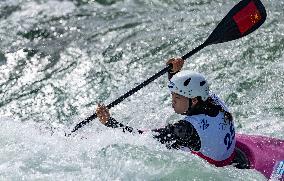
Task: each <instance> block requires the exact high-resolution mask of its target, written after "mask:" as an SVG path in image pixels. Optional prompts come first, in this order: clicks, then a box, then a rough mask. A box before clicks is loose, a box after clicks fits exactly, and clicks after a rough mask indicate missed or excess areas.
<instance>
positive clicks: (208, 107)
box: [185, 96, 233, 123]
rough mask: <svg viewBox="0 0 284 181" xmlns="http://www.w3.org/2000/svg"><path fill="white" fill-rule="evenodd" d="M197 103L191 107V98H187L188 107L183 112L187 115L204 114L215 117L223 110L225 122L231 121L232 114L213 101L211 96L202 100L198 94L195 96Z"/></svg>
mask: <svg viewBox="0 0 284 181" xmlns="http://www.w3.org/2000/svg"><path fill="white" fill-rule="evenodd" d="M197 100H198V103H197V104H196V106H194V107H193V108H191V105H192V99H189V109H188V110H187V112H186V113H185V114H186V115H188V116H192V115H198V114H205V115H208V116H210V117H216V116H217V115H218V114H219V112H224V115H225V116H224V121H225V122H226V123H228V122H231V121H233V116H232V114H231V113H230V112H227V111H225V110H224V109H223V108H222V106H221V105H218V104H216V103H215V102H214V100H213V99H212V98H211V97H208V99H207V100H206V101H203V100H202V98H201V97H200V96H198V97H197Z"/></svg>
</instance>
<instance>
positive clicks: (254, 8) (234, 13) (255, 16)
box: [69, 0, 266, 135]
mask: <svg viewBox="0 0 284 181" xmlns="http://www.w3.org/2000/svg"><path fill="white" fill-rule="evenodd" d="M265 19H266V10H265V8H264V6H263V4H262V3H261V1H260V0H242V1H240V2H239V3H238V4H237V5H235V6H234V7H233V8H232V9H231V10H230V11H229V13H228V14H227V15H226V16H225V17H224V18H223V19H222V21H221V22H220V23H219V24H218V25H217V27H216V28H215V29H214V30H213V32H212V33H211V34H210V36H209V37H208V39H207V40H206V41H205V42H204V43H203V44H201V45H200V46H198V47H196V48H195V49H193V50H192V51H190V52H188V53H187V54H185V55H184V56H182V57H181V58H182V59H183V60H186V59H187V58H189V57H190V56H192V55H194V54H195V53H197V52H198V51H200V50H201V49H203V48H204V47H206V46H208V45H211V44H217V43H223V42H228V41H231V40H235V39H238V38H241V37H243V36H246V35H248V34H250V33H252V32H253V31H255V30H256V29H257V28H258V27H260V26H261V25H262V24H263V22H264V21H265ZM170 69H171V65H168V66H167V67H165V68H164V69H162V70H161V71H159V72H158V73H156V74H155V75H153V76H152V77H150V78H149V79H147V80H145V81H144V82H142V83H141V84H139V85H138V86H137V87H135V88H133V89H131V90H130V91H128V92H127V93H125V94H124V95H122V96H120V97H119V98H118V99H116V100H115V101H113V102H112V103H110V104H109V105H107V108H108V109H110V108H112V107H113V106H115V105H117V104H119V103H120V102H122V101H123V100H124V99H125V98H127V97H129V96H131V95H132V94H134V93H135V92H137V91H138V90H140V89H141V88H143V87H145V86H146V85H148V84H149V83H151V82H152V81H154V80H155V79H157V78H158V77H160V76H161V75H163V74H165V73H166V72H168V71H169V70H170ZM96 117H97V115H96V114H93V115H92V116H90V117H88V118H87V119H85V120H84V121H82V122H80V123H78V124H77V125H76V126H75V128H74V129H73V130H72V131H71V133H73V132H75V131H77V130H78V129H79V128H81V127H82V126H84V125H85V124H87V123H89V122H90V121H92V120H93V119H95V118H96ZM71 133H70V134H71ZM70 134H69V135H70Z"/></svg>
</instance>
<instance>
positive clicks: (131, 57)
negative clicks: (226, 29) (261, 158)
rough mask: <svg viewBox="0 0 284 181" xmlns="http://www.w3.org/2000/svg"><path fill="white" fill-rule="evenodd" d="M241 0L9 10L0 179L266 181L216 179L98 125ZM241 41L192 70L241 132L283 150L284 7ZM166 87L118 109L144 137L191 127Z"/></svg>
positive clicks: (103, 0) (1, 63)
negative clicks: (99, 110) (179, 124)
mask: <svg viewBox="0 0 284 181" xmlns="http://www.w3.org/2000/svg"><path fill="white" fill-rule="evenodd" d="M236 3H238V1H237V0H233V1H225V0H180V1H177V0H143V1H142V0H69V1H68V0H2V1H1V2H0V88H1V89H0V97H1V99H0V125H1V126H0V180H266V179H265V177H264V176H263V175H261V174H260V173H258V172H257V171H255V170H238V169H236V168H234V167H232V166H228V167H225V168H216V167H213V166H211V165H208V164H207V163H206V162H205V161H203V160H201V159H199V158H197V157H195V156H193V155H191V154H189V153H187V152H182V151H178V150H168V149H166V148H165V146H164V145H161V144H159V143H158V142H157V141H155V140H154V139H153V138H152V136H151V134H150V133H149V134H148V133H147V134H144V135H135V134H134V135H133V134H124V133H122V132H121V130H113V129H109V128H106V127H104V126H103V125H101V124H100V123H98V121H97V120H94V121H92V123H91V124H88V125H87V126H84V127H83V128H82V129H81V130H80V131H78V133H77V135H76V136H72V137H65V136H64V134H65V133H69V132H70V130H71V129H73V127H74V126H75V125H76V123H78V122H80V121H82V120H83V119H84V118H86V117H88V116H90V115H92V114H93V113H94V110H95V108H96V104H97V103H99V102H104V103H105V104H108V103H110V102H111V101H113V100H115V99H116V98H117V97H118V96H120V95H122V94H123V93H125V92H126V91H127V90H129V89H131V88H133V87H134V86H136V85H138V84H139V83H140V82H142V81H143V80H145V79H146V78H147V77H150V76H151V75H153V74H154V73H156V72H158V71H159V70H161V69H162V68H164V66H165V62H166V60H167V59H169V58H171V57H176V56H182V55H184V54H185V53H187V52H188V51H190V50H192V49H193V48H195V47H197V46H198V45H199V44H201V43H202V42H203V41H204V40H205V39H206V38H207V37H208V35H209V34H210V33H211V32H212V31H213V29H214V28H215V27H216V25H217V24H218V22H219V21H220V20H221V19H222V18H223V17H224V16H225V15H226V13H227V12H228V11H229V10H230V9H231V8H232V7H233V6H234V5H235V4H236ZM263 3H264V5H265V7H266V9H267V14H268V17H267V20H266V22H265V23H264V25H263V26H262V27H261V28H259V29H258V30H257V31H256V32H254V33H253V34H251V35H249V36H247V37H244V38H242V39H239V40H236V41H232V42H227V43H223V44H218V45H212V46H209V47H206V48H205V49H203V50H202V51H201V52H199V53H197V54H195V55H194V56H193V57H191V58H190V59H188V60H187V61H186V63H185V65H184V69H190V70H195V71H199V72H201V73H203V74H205V75H206V77H207V78H208V81H209V82H210V87H211V90H212V91H213V92H215V93H217V94H218V95H219V96H220V97H221V98H222V99H223V100H224V101H225V102H226V103H227V104H228V106H229V107H230V110H231V112H232V113H233V116H234V118H235V124H236V127H237V128H236V129H237V132H239V133H247V134H258V135H266V136H271V137H276V138H281V139H284V105H283V102H284V79H283V77H284V61H283V59H284V56H283V52H284V33H283V32H284V11H283V10H284V2H282V1H276V0H274V1H272V0H270V1H268V0H263ZM169 95H170V94H169V91H168V90H167V77H166V76H163V77H161V78H159V79H157V80H156V81H154V82H153V83H151V84H150V85H148V86H147V87H145V88H143V89H142V90H141V91H139V92H137V93H136V94H135V95H133V96H131V97H130V98H127V99H126V100H124V101H123V102H122V103H121V104H119V105H118V106H116V107H114V108H113V109H111V114H112V116H113V117H115V118H116V119H117V120H118V121H120V122H122V123H124V124H128V125H130V126H133V127H135V128H139V129H152V128H157V127H162V126H164V125H165V124H167V123H169V122H175V121H177V120H178V119H180V118H181V117H180V116H178V115H176V114H175V113H174V112H173V110H172V108H171V100H170V96H169Z"/></svg>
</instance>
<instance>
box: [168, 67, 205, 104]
mask: <svg viewBox="0 0 284 181" xmlns="http://www.w3.org/2000/svg"><path fill="white" fill-rule="evenodd" d="M168 87H169V89H170V91H171V92H174V93H177V94H179V95H182V96H185V97H188V98H194V97H197V96H200V97H201V98H202V100H203V101H206V100H207V98H208V96H209V86H208V83H207V81H206V79H205V77H204V76H203V75H202V74H200V73H197V72H192V71H181V72H179V73H177V74H175V75H174V76H173V77H172V78H171V80H170V82H169V85H168Z"/></svg>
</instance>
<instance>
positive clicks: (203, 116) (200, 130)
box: [96, 58, 248, 168]
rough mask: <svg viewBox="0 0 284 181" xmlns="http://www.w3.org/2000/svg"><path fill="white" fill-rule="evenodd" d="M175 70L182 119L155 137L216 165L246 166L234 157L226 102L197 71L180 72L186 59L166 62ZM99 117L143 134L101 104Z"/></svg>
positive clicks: (175, 102)
mask: <svg viewBox="0 0 284 181" xmlns="http://www.w3.org/2000/svg"><path fill="white" fill-rule="evenodd" d="M169 64H171V65H172V69H171V70H170V71H169V73H168V78H169V84H168V88H169V89H170V91H171V96H172V107H173V109H174V111H175V112H176V113H177V114H181V115H184V116H185V117H184V118H183V119H182V120H179V121H178V122H176V123H174V124H168V125H166V126H165V127H164V128H158V129H153V130H152V132H153V133H154V134H153V137H154V138H155V139H157V140H158V141H160V142H161V143H162V144H166V146H167V147H168V148H174V149H181V150H185V151H190V152H192V153H193V154H196V155H198V156H200V157H201V158H203V159H205V160H206V161H207V162H209V163H211V164H213V165H215V166H218V167H220V166H226V165H229V164H232V163H233V160H234V159H235V161H234V162H236V164H235V165H238V166H239V167H244V168H245V166H246V164H248V163H245V164H243V163H244V161H243V159H242V157H241V156H240V157H235V155H236V151H235V143H236V137H235V128H234V123H233V118H232V115H231V113H230V112H229V111H228V108H227V107H226V105H225V104H224V102H223V101H221V100H220V98H218V97H217V96H216V95H215V94H212V93H209V85H208V83H207V81H206V79H205V77H204V76H203V75H202V74H200V73H197V72H191V71H181V69H182V66H183V64H184V60H182V59H181V58H173V59H170V60H168V61H167V65H169ZM96 113H97V116H98V118H99V120H100V122H101V123H102V124H104V125H105V126H107V127H111V128H121V129H122V130H123V132H126V131H127V132H135V131H137V132H138V133H143V131H141V130H134V129H133V128H132V127H129V126H125V125H123V124H122V123H119V122H118V121H116V120H115V119H114V118H112V117H110V113H109V110H108V109H107V108H106V106H105V105H101V104H98V107H97V109H96Z"/></svg>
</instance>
